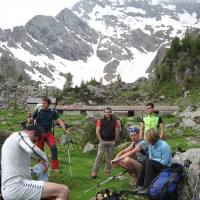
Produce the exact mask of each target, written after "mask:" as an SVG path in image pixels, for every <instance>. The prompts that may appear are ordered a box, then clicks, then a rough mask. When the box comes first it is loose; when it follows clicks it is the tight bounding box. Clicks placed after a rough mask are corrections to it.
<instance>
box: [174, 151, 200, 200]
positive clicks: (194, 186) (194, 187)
mask: <svg viewBox="0 0 200 200" xmlns="http://www.w3.org/2000/svg"><path fill="white" fill-rule="evenodd" d="M173 159H174V160H175V161H178V162H182V163H184V161H186V160H190V161H191V165H190V167H189V168H187V169H186V171H187V181H186V182H185V185H184V190H183V193H184V194H188V196H190V198H189V199H193V200H197V199H199V191H200V184H199V183H200V179H199V175H200V148H192V149H189V150H187V151H186V152H184V153H180V152H177V153H176V154H175V156H174V157H173ZM186 183H187V184H186ZM185 199H188V197H186V196H184V197H183V199H182V200H185Z"/></svg>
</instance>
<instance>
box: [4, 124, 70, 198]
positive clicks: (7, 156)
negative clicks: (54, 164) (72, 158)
mask: <svg viewBox="0 0 200 200" xmlns="http://www.w3.org/2000/svg"><path fill="white" fill-rule="evenodd" d="M42 132H43V131H42V129H41V128H40V127H38V126H37V125H32V126H28V127H25V128H24V130H23V131H21V132H15V133H13V134H11V135H10V136H9V137H8V138H7V139H6V141H5V142H4V144H3V146H2V156H1V169H2V172H1V173H2V179H1V180H2V185H1V191H2V196H3V198H4V199H5V200H10V199H20V200H40V199H46V198H50V197H55V198H56V199H59V200H66V199H68V193H69V190H68V188H67V187H66V186H65V185H61V184H57V183H52V182H45V181H36V180H32V179H31V170H30V168H29V167H30V166H29V165H30V158H31V157H33V156H34V157H35V158H36V159H40V160H41V162H40V163H41V164H42V165H43V166H44V167H45V168H46V170H47V168H48V160H47V157H46V155H45V153H44V152H43V151H41V150H40V149H39V148H38V147H37V146H35V145H34V143H36V142H37V141H38V140H39V139H40V138H41V135H42Z"/></svg>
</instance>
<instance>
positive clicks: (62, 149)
mask: <svg viewBox="0 0 200 200" xmlns="http://www.w3.org/2000/svg"><path fill="white" fill-rule="evenodd" d="M26 115H27V112H25V111H21V110H15V111H0V134H2V133H6V134H8V135H9V134H10V133H12V132H14V131H18V130H20V122H21V121H23V120H24V119H25V118H26ZM61 118H62V119H64V121H66V122H67V123H68V124H71V125H72V127H71V128H70V135H71V136H72V138H73V139H74V140H75V141H77V143H78V144H77V145H75V144H70V157H71V167H72V175H73V177H70V174H69V163H68V154H67V146H66V145H61V144H59V142H57V147H58V159H59V162H60V169H61V173H56V172H54V171H50V177H49V180H50V181H52V182H57V183H61V184H65V185H67V186H68V187H69V189H70V200H89V199H91V198H92V197H94V196H95V194H96V192H97V191H98V190H100V188H114V189H116V190H117V191H120V190H131V186H130V185H129V177H128V175H127V173H126V174H123V177H122V180H121V179H120V180H119V179H112V180H110V181H109V182H107V183H105V184H103V185H101V187H97V188H95V189H93V190H91V191H90V192H87V193H84V191H86V190H88V189H90V188H92V187H94V186H97V185H98V184H99V183H101V182H103V181H105V180H106V179H107V177H105V176H104V174H103V168H104V164H105V162H102V165H101V167H100V171H99V174H98V178H97V179H92V178H91V170H92V166H93V162H94V159H95V157H96V150H95V151H93V152H90V153H82V150H81V149H80V145H79V141H80V138H81V137H84V134H85V133H84V132H83V131H84V130H85V129H84V128H85V124H86V121H87V119H86V116H82V115H80V116H79V115H76V116H75V115H62V116H61ZM163 120H164V122H167V123H177V122H178V121H179V119H178V118H177V117H176V116H174V117H173V116H168V117H166V118H164V119H163ZM125 121H128V122H129V123H130V120H129V119H126V120H125ZM133 121H134V119H133ZM166 133H167V134H166V135H167V139H166V140H167V142H168V143H169V144H170V145H171V147H172V150H173V151H176V149H177V147H181V148H182V149H185V150H186V149H188V148H191V147H199V146H200V145H199V143H197V144H196V145H195V146H194V145H191V144H190V139H191V138H196V139H197V136H196V134H195V132H194V131H193V130H192V129H185V130H184V132H183V135H181V136H178V135H176V134H175V130H174V129H170V128H169V129H166ZM55 134H56V138H57V141H58V138H59V137H60V136H61V135H62V134H63V132H62V131H61V129H59V128H56V129H55ZM94 134H95V133H94ZM45 152H46V154H47V156H48V157H49V159H50V152H49V149H48V147H47V146H46V147H45ZM122 171H123V169H121V168H114V169H113V170H112V174H111V176H115V175H117V174H118V173H120V172H122ZM128 199H134V198H133V197H130V198H128ZM135 199H138V198H135Z"/></svg>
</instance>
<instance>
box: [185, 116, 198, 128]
mask: <svg viewBox="0 0 200 200" xmlns="http://www.w3.org/2000/svg"><path fill="white" fill-rule="evenodd" d="M182 121H183V122H182V123H183V124H182V125H183V127H194V126H195V125H196V122H195V121H193V120H192V119H190V118H187V119H185V118H183V119H182Z"/></svg>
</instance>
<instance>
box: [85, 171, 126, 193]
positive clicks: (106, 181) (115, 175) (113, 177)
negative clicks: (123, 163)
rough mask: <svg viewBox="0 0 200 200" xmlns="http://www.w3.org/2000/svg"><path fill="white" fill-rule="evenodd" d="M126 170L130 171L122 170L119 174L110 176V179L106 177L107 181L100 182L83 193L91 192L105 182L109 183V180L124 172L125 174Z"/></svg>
mask: <svg viewBox="0 0 200 200" xmlns="http://www.w3.org/2000/svg"><path fill="white" fill-rule="evenodd" d="M126 172H128V170H124V171H123V172H120V173H119V174H117V175H115V176H112V177H109V178H108V179H106V180H105V181H103V182H101V183H99V184H98V185H96V186H94V187H92V188H90V189H88V190H85V191H84V192H83V193H86V192H89V191H91V190H93V189H95V188H98V187H99V186H101V185H103V184H104V183H107V182H108V181H110V180H113V179H116V178H117V177H118V176H120V175H122V174H125V173H126Z"/></svg>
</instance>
